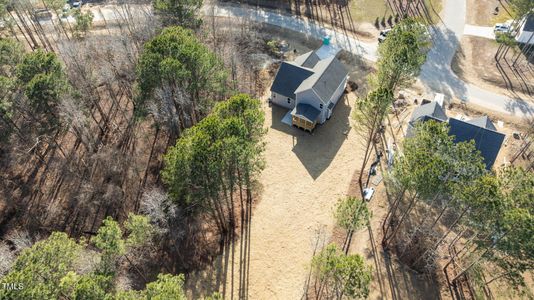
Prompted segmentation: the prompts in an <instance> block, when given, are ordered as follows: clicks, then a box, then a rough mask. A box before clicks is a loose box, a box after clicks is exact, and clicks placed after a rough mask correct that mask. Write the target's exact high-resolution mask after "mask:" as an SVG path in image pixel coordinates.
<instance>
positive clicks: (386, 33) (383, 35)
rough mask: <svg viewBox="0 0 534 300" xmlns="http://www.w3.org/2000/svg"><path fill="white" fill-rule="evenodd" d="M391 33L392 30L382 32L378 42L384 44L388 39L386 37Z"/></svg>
mask: <svg viewBox="0 0 534 300" xmlns="http://www.w3.org/2000/svg"><path fill="white" fill-rule="evenodd" d="M390 31H391V28H390V29H386V30H382V31H380V34H379V35H378V42H379V43H382V42H383V41H384V40H385V39H386V36H387V35H388V33H389V32H390Z"/></svg>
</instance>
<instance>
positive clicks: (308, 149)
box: [271, 94, 351, 180]
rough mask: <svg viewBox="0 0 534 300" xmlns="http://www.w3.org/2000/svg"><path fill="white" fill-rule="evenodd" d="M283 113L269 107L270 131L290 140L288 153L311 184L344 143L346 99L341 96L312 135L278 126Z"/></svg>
mask: <svg viewBox="0 0 534 300" xmlns="http://www.w3.org/2000/svg"><path fill="white" fill-rule="evenodd" d="M287 111H288V109H286V108H283V107H279V106H276V105H273V106H272V107H271V114H272V124H271V129H274V130H278V131H282V132H285V133H287V134H289V135H292V136H293V149H292V151H293V153H294V154H295V155H296V156H297V157H298V159H299V160H300V161H301V162H302V164H303V165H304V167H305V168H306V170H307V171H308V174H310V176H311V177H312V178H313V179H314V180H315V179H317V178H318V177H319V176H321V174H322V173H323V172H324V171H325V170H326V168H328V166H329V165H330V163H331V162H332V160H333V159H334V157H335V156H336V154H337V152H338V151H339V148H341V145H343V142H345V140H346V139H347V135H348V132H349V131H350V123H349V118H350V111H351V107H350V105H349V102H348V97H347V95H346V94H345V95H343V97H342V98H341V99H339V102H338V103H337V105H336V106H335V107H334V111H333V112H332V117H331V118H330V120H327V121H326V122H325V123H324V124H322V125H317V126H316V127H315V129H314V131H313V132H312V133H309V132H307V131H304V130H301V129H298V128H296V127H292V126H289V125H286V124H284V123H282V118H283V117H284V115H285V114H286V113H287ZM282 159H283V158H282Z"/></svg>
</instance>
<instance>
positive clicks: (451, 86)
mask: <svg viewBox="0 0 534 300" xmlns="http://www.w3.org/2000/svg"><path fill="white" fill-rule="evenodd" d="M131 7H132V8H133V10H139V11H146V10H148V9H149V8H148V7H146V6H140V5H139V6H136V5H132V6H131ZM136 7H137V8H136ZM91 10H92V11H93V13H94V15H95V21H99V20H101V19H103V18H105V19H106V20H108V21H111V20H114V19H118V18H120V14H121V13H120V12H119V10H117V7H116V6H112V5H109V6H95V7H92V8H91ZM203 13H204V14H205V15H215V16H218V17H237V18H246V19H248V20H252V21H255V22H262V23H267V24H271V25H276V26H280V27H283V28H287V29H290V30H293V31H297V32H301V33H303V34H307V35H311V36H313V37H315V38H322V37H324V36H325V35H330V36H331V37H332V38H333V42H334V43H336V44H337V45H339V46H340V47H342V48H343V49H345V50H347V51H349V52H351V53H354V54H356V55H360V56H362V57H364V58H365V59H368V60H370V61H376V60H377V49H378V43H377V42H373V43H367V42H364V41H361V40H358V39H357V38H356V37H354V36H353V35H350V34H347V33H345V32H343V31H342V30H340V29H337V30H334V29H331V28H323V27H322V26H321V25H320V24H317V23H315V22H312V21H309V20H307V19H304V18H298V17H295V16H288V15H283V14H280V13H277V12H274V11H270V10H263V9H250V8H247V7H246V6H230V5H224V6H205V7H204V8H203ZM465 15H466V3H465V0H445V3H444V9H443V12H442V18H443V19H442V22H441V23H440V25H439V26H435V27H433V28H432V29H431V31H432V33H433V34H432V36H433V43H434V47H433V48H432V50H431V51H430V52H429V54H428V58H427V61H426V63H425V65H424V66H423V68H422V71H421V75H420V77H419V78H420V80H421V82H422V83H423V84H424V85H425V87H426V88H427V92H429V93H432V92H438V93H443V94H446V95H448V96H449V97H455V98H458V99H462V100H464V101H466V102H467V103H473V104H476V105H478V106H482V107H485V108H488V109H491V110H494V111H497V112H502V113H508V114H511V115H514V116H518V117H524V116H533V115H534V105H532V104H531V103H529V102H527V101H525V100H523V99H520V98H518V97H516V96H514V95H512V94H510V95H500V94H497V93H493V92H491V91H487V90H484V89H482V88H479V87H477V86H475V85H472V84H469V83H466V82H464V81H462V80H461V79H460V78H458V77H457V76H456V74H454V72H453V71H452V69H451V61H452V58H453V56H454V54H455V52H456V49H457V48H458V46H459V41H460V40H461V38H462V36H463V35H464V32H465V31H466V30H467V31H468V32H472V31H473V27H472V26H467V27H466V24H465ZM474 31H475V32H479V31H478V29H476V30H474ZM531 100H532V99H530V101H531Z"/></svg>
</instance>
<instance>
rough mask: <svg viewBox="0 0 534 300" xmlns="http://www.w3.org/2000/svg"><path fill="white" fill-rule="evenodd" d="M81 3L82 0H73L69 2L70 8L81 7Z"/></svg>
mask: <svg viewBox="0 0 534 300" xmlns="http://www.w3.org/2000/svg"><path fill="white" fill-rule="evenodd" d="M82 5H83V1H82V0H74V1H72V2H71V6H72V8H80V7H82Z"/></svg>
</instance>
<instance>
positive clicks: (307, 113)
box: [291, 103, 321, 122]
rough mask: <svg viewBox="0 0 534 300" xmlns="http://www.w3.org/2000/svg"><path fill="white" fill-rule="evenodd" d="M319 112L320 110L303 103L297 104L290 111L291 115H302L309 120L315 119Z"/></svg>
mask: <svg viewBox="0 0 534 300" xmlns="http://www.w3.org/2000/svg"><path fill="white" fill-rule="evenodd" d="M320 113H321V111H320V110H318V109H317V108H315V107H313V106H311V105H309V104H305V103H299V104H297V106H296V107H295V108H294V109H293V111H291V114H292V115H294V116H299V117H304V118H306V119H308V121H310V122H315V121H317V117H318V116H319V114H320Z"/></svg>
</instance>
